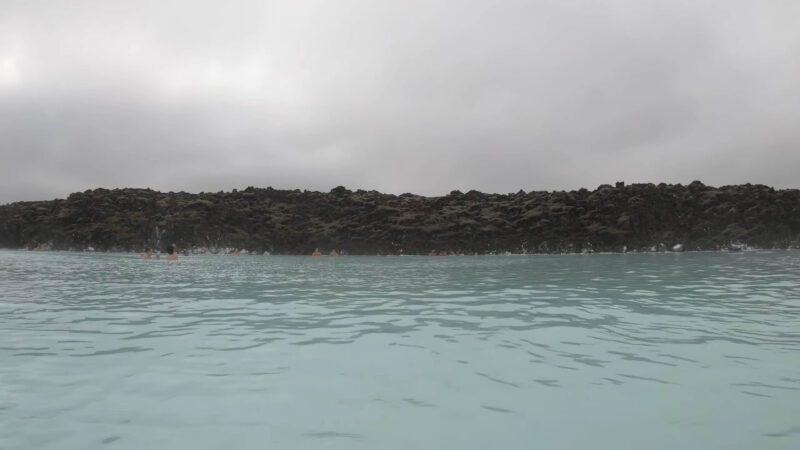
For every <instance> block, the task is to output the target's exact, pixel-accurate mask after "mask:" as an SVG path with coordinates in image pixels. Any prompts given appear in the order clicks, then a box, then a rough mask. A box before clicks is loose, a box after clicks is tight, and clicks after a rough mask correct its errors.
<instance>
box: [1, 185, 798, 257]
mask: <svg viewBox="0 0 800 450" xmlns="http://www.w3.org/2000/svg"><path fill="white" fill-rule="evenodd" d="M173 242H174V243H176V244H177V245H178V247H179V248H182V249H185V250H187V251H190V252H205V251H210V252H213V253H217V252H227V251H231V250H232V249H246V250H247V251H249V252H251V253H266V252H268V253H272V254H310V253H311V252H312V251H313V250H314V249H315V248H320V249H322V251H323V253H327V252H328V251H330V250H331V249H337V250H343V251H344V252H346V253H348V254H372V255H374V254H395V255H396V254H420V255H427V254H429V253H430V252H431V251H432V250H436V252H437V253H443V254H476V253H477V254H490V253H506V252H510V253H587V252H626V251H627V252H630V251H640V252H641V251H684V250H687V251H688V250H725V249H728V250H739V249H744V248H749V247H754V248H780V249H786V248H798V246H800V190H797V189H790V190H775V189H773V188H770V187H767V186H763V185H751V184H745V185H736V186H723V187H719V188H716V187H711V186H706V185H704V184H703V183H701V182H699V181H695V182H693V183H691V184H689V185H680V184H675V185H668V184H659V185H655V184H632V185H625V184H624V183H617V184H616V186H611V185H602V186H600V187H598V188H597V189H595V190H594V191H589V190H586V189H580V190H577V191H569V192H566V191H560V192H542V191H533V192H524V191H519V192H517V193H515V194H485V193H481V192H477V191H469V192H466V193H462V192H459V191H453V192H451V193H450V194H449V195H446V196H442V197H423V196H418V195H413V194H402V195H391V194H383V193H379V192H376V191H363V190H358V191H350V190H347V189H346V188H344V187H341V186H340V187H337V188H335V189H332V190H331V191H330V192H326V193H322V192H313V191H300V190H277V189H272V188H266V189H260V188H253V187H249V188H247V189H244V190H240V191H237V190H233V191H232V192H217V193H199V194H189V193H185V192H177V193H173V192H170V193H161V192H157V191H153V190H150V189H132V188H128V189H114V190H108V189H95V190H88V191H85V192H80V193H74V194H71V195H70V196H69V197H68V198H66V199H58V200H50V201H40V202H17V203H11V204H7V205H2V206H0V247H3V248H35V247H36V246H37V245H38V244H40V243H41V244H42V245H43V247H44V248H45V249H52V250H85V249H88V248H92V249H94V250H97V251H141V250H143V249H144V248H145V247H146V246H150V247H153V248H155V249H157V250H162V247H166V246H167V245H168V244H169V243H173Z"/></svg>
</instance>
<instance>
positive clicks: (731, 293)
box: [0, 251, 800, 450]
mask: <svg viewBox="0 0 800 450" xmlns="http://www.w3.org/2000/svg"><path fill="white" fill-rule="evenodd" d="M799 445H800V253H798V252H789V251H787V252H742V253H680V254H617V255H568V256H567V255H565V256H562V255H536V256H508V257H505V256H486V257H461V258H458V257H441V258H438V257H437V258H428V257H341V258H330V257H322V258H309V257H283V256H281V257H277V256H241V257H231V256H210V255H208V256H189V257H181V259H180V260H179V261H177V262H167V261H163V260H159V261H156V260H150V261H146V260H140V259H138V257H137V255H132V254H94V253H68V252H61V253H49V252H20V251H0V448H3V449H9V450H11V449H100V448H103V449H142V448H169V449H193V450H194V449H219V448H236V449H240V448H245V449H249V448H253V449H255V448H258V449H262V448H281V449H284V448H288V449H314V448H325V449H354V448H356V449H357V448H364V449H375V448H381V449H407V448H410V447H411V448H413V447H417V448H436V449H477V448H503V449H530V448H547V449H573V448H594V449H621V448H648V449H675V448H681V449H708V448H728V449H756V448H769V449H787V450H788V449H796V448H798V446H799Z"/></svg>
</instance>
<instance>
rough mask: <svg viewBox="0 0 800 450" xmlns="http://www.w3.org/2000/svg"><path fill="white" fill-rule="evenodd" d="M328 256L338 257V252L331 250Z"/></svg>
mask: <svg viewBox="0 0 800 450" xmlns="http://www.w3.org/2000/svg"><path fill="white" fill-rule="evenodd" d="M328 256H339V252H337V251H336V249H333V250H331V252H330V253H329V254H328Z"/></svg>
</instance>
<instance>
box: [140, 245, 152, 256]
mask: <svg viewBox="0 0 800 450" xmlns="http://www.w3.org/2000/svg"><path fill="white" fill-rule="evenodd" d="M152 256H153V249H152V248H150V247H145V248H144V253H142V254H141V255H139V257H140V258H142V259H150V257H152Z"/></svg>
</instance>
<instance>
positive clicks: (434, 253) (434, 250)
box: [428, 249, 439, 256]
mask: <svg viewBox="0 0 800 450" xmlns="http://www.w3.org/2000/svg"><path fill="white" fill-rule="evenodd" d="M438 255H439V254H438V253H436V249H433V250H431V252H430V253H428V256H438Z"/></svg>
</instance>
